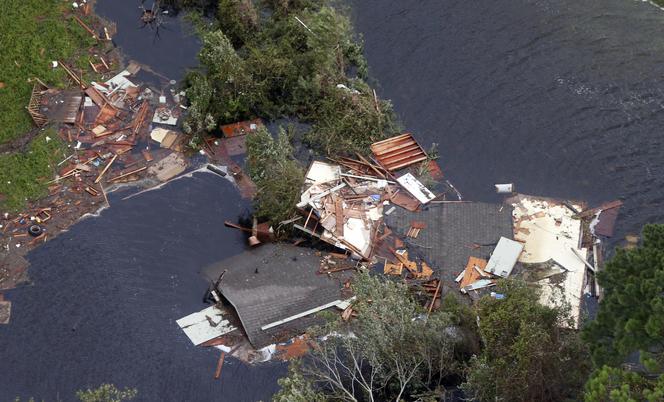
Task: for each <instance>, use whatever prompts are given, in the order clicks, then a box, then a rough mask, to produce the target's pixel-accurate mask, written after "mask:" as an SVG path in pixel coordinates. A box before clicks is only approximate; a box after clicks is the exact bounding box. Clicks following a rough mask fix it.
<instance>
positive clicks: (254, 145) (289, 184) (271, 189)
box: [247, 128, 304, 234]
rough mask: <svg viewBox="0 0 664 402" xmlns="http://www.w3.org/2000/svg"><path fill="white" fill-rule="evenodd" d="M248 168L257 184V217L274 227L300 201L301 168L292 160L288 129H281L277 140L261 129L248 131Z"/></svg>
mask: <svg viewBox="0 0 664 402" xmlns="http://www.w3.org/2000/svg"><path fill="white" fill-rule="evenodd" d="M247 167H248V171H249V176H250V177H251V180H253V182H254V183H255V184H256V187H257V194H256V196H255V197H254V213H255V215H256V217H257V218H258V219H260V220H268V221H271V222H272V223H273V225H274V226H275V227H277V224H278V223H279V222H281V221H284V220H287V219H290V218H292V217H293V216H294V215H295V214H296V212H295V204H297V203H298V202H299V200H300V187H301V186H302V181H303V180H304V171H303V170H302V167H301V166H300V164H299V163H298V162H297V161H296V160H295V159H293V148H292V147H291V144H290V136H289V134H288V132H287V131H286V130H283V129H280V130H279V135H278V136H277V138H276V139H275V138H273V137H272V136H271V135H270V133H268V132H267V130H265V129H264V128H261V129H259V130H258V131H257V132H255V133H253V134H251V135H250V136H249V137H248V138H247ZM277 234H280V233H277Z"/></svg>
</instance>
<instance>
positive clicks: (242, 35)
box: [186, 0, 397, 153]
mask: <svg viewBox="0 0 664 402" xmlns="http://www.w3.org/2000/svg"><path fill="white" fill-rule="evenodd" d="M256 4H260V5H261V6H260V7H258V6H256ZM201 30H202V40H203V48H202V50H201V52H200V54H199V59H200V61H201V66H202V69H201V70H199V71H195V72H192V73H191V74H190V75H189V77H188V79H187V82H186V84H187V88H188V89H187V94H188V98H189V99H190V102H191V106H192V108H193V112H192V113H190V114H189V117H188V119H187V122H186V128H187V130H188V131H189V132H190V133H192V134H200V133H202V132H204V131H209V130H210V129H211V128H212V127H214V126H216V125H218V124H223V123H231V122H235V121H238V120H242V119H247V118H250V117H255V116H258V117H262V118H267V119H273V118H278V117H297V118H300V119H302V120H304V121H307V122H310V123H312V125H313V128H312V131H311V133H309V134H308V135H306V136H305V141H307V142H308V144H309V145H311V146H312V147H314V148H316V149H317V150H319V151H321V152H324V153H341V152H353V151H360V152H366V151H367V147H366V145H367V144H368V143H370V142H372V141H374V140H376V139H380V138H382V137H384V136H385V135H386V134H391V133H393V132H395V131H396V130H397V128H396V124H395V118H394V114H393V111H392V107H391V105H390V104H389V102H385V101H381V100H379V99H377V98H376V97H375V96H374V92H373V90H372V89H371V88H369V86H368V85H367V84H366V83H365V82H364V81H363V80H362V77H363V76H364V75H365V74H366V62H365V61H364V59H363V57H362V49H361V46H360V45H359V44H358V43H357V42H356V41H355V40H354V38H353V32H352V28H351V25H350V22H349V20H348V17H347V16H346V15H345V14H344V13H342V12H340V11H339V10H338V9H337V8H333V7H331V6H329V5H327V1H325V0H300V1H286V0H281V1H277V0H275V1H265V2H262V3H255V2H252V1H249V0H221V1H219V3H218V11H217V13H216V19H215V21H214V23H212V24H211V25H207V26H204V27H202V28H201ZM190 109H191V108H190Z"/></svg>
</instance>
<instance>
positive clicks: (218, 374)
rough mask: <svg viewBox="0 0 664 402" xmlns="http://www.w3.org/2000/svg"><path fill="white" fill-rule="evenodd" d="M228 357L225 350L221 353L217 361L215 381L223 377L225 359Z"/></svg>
mask: <svg viewBox="0 0 664 402" xmlns="http://www.w3.org/2000/svg"><path fill="white" fill-rule="evenodd" d="M225 357H226V352H224V351H223V350H222V351H221V355H220V356H219V360H218V361H217V369H216V370H215V371H214V379H215V380H218V379H219V377H221V369H222V367H223V366H224V358H225Z"/></svg>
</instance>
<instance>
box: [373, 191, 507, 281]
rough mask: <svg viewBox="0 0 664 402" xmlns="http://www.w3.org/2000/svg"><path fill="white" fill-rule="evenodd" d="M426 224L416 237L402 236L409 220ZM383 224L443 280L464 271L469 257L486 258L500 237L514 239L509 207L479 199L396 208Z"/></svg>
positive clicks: (452, 277) (409, 222)
mask: <svg viewBox="0 0 664 402" xmlns="http://www.w3.org/2000/svg"><path fill="white" fill-rule="evenodd" d="M413 221H421V222H425V223H426V228H424V229H422V230H421V231H420V233H419V234H418V236H417V238H415V239H412V238H409V237H404V235H405V234H406V233H407V232H408V229H409V228H410V226H411V222H413ZM385 222H386V224H387V225H388V226H389V227H390V228H391V229H392V230H393V231H394V232H395V233H397V234H398V235H401V236H402V238H403V239H404V240H405V242H406V244H407V245H408V248H409V250H411V252H410V253H409V254H411V255H413V251H415V254H416V255H417V256H419V257H420V258H422V259H424V260H425V261H426V262H427V263H429V265H431V267H432V268H433V269H434V271H435V272H436V273H438V274H440V275H441V278H442V279H443V280H447V281H452V280H454V278H456V276H457V275H458V274H459V272H461V271H463V269H464V267H465V266H466V263H467V262H468V257H471V256H472V257H478V258H483V259H486V260H488V259H489V256H490V254H491V252H492V251H493V249H494V248H495V246H496V244H497V243H498V240H499V239H500V237H501V236H502V237H507V238H508V239H513V238H514V236H513V234H512V207H511V206H509V205H503V204H487V203H482V202H450V203H442V204H430V205H428V206H426V207H424V208H423V210H422V211H419V212H410V211H406V210H405V209H403V208H397V209H396V210H395V211H394V212H392V213H391V214H390V215H387V216H386V217H385Z"/></svg>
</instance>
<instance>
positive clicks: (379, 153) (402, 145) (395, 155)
mask: <svg viewBox="0 0 664 402" xmlns="http://www.w3.org/2000/svg"><path fill="white" fill-rule="evenodd" d="M371 152H373V154H374V155H375V156H376V159H378V161H379V162H380V163H381V164H382V165H383V166H384V167H385V168H386V169H388V170H390V171H395V170H399V169H401V168H404V167H406V166H410V165H412V164H414V163H417V162H421V161H423V160H425V159H426V158H427V154H426V152H424V149H422V147H421V146H420V144H418V143H417V141H415V138H413V135H412V134H410V133H405V134H401V135H397V136H396V137H392V138H388V139H386V140H383V141H378V142H374V143H373V144H371Z"/></svg>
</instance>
